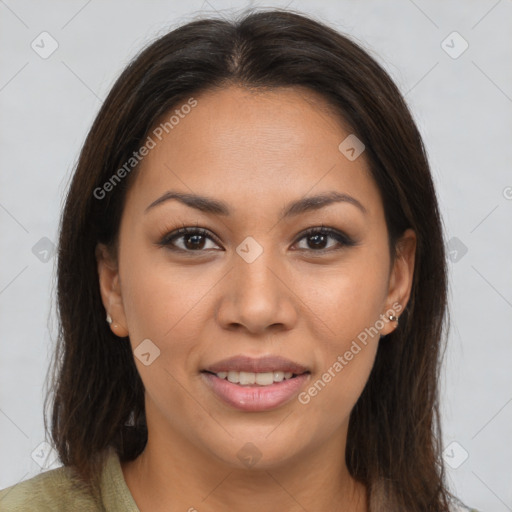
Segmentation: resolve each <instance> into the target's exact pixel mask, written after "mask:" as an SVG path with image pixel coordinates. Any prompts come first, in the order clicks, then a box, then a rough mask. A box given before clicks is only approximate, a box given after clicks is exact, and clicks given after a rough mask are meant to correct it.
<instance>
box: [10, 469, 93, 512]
mask: <svg viewBox="0 0 512 512" xmlns="http://www.w3.org/2000/svg"><path fill="white" fill-rule="evenodd" d="M0 510H2V512H22V511H23V512H39V511H41V512H46V511H48V512H49V511H60V510H62V511H67V510H80V511H83V512H96V511H98V510H101V505H98V503H97V502H95V500H94V499H93V497H92V496H91V495H90V494H89V493H88V492H86V491H85V490H84V488H83V487H82V486H81V485H80V483H79V481H78V480H77V479H76V478H75V477H74V474H73V472H72V470H71V469H70V468H69V467H64V466H62V467H60V468H56V469H51V470H49V471H45V472H44V473H40V474H38V475H36V476H34V477H32V478H30V479H28V480H25V481H23V482H19V483H17V484H15V485H12V486H10V487H7V488H6V489H3V490H1V491H0Z"/></svg>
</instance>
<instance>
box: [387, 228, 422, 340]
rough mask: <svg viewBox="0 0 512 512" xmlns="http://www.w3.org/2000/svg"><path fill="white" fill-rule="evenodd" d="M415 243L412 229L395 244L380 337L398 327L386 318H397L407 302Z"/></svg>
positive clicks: (412, 274)
mask: <svg viewBox="0 0 512 512" xmlns="http://www.w3.org/2000/svg"><path fill="white" fill-rule="evenodd" d="M416 242H417V240H416V233H415V232H414V231H413V230H412V229H406V230H405V231H404V234H403V235H402V237H401V238H400V240H398V242H397V248H396V257H395V261H394V263H393V268H392V269H391V274H390V277H389V286H388V295H387V298H386V312H385V313H384V314H383V316H384V317H385V320H387V321H386V322H385V325H384V327H383V328H382V329H381V331H380V334H381V336H385V335H386V334H389V333H390V332H392V331H393V330H394V329H396V326H397V325H398V324H397V322H395V321H390V320H389V318H388V316H389V315H390V314H392V315H394V316H396V317H397V318H399V317H400V313H401V312H402V311H403V310H404V309H405V307H406V306H407V303H408V302H409V297H410V295H411V288H412V282H413V276H414V262H415V257H416Z"/></svg>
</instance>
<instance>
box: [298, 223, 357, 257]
mask: <svg viewBox="0 0 512 512" xmlns="http://www.w3.org/2000/svg"><path fill="white" fill-rule="evenodd" d="M329 239H331V240H334V242H335V243H334V244H331V245H328V241H329ZM301 240H306V244H307V245H309V247H302V248H300V249H301V250H306V251H308V250H309V251H313V252H323V251H329V250H336V249H332V246H333V245H334V246H336V242H337V243H338V245H339V246H353V245H356V242H355V241H354V240H352V239H351V238H350V237H349V236H347V235H345V234H344V233H342V232H341V231H338V230H337V229H333V228H327V227H324V226H322V227H319V228H309V229H308V230H306V231H305V232H304V233H303V234H302V236H301V237H300V238H299V241H301ZM339 248H341V247H339Z"/></svg>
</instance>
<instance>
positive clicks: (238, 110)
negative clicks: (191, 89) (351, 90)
mask: <svg viewBox="0 0 512 512" xmlns="http://www.w3.org/2000/svg"><path fill="white" fill-rule="evenodd" d="M193 98H194V100H195V101H196V102H197V104H196V105H195V106H194V107H193V108H190V109H189V108H181V107H182V106H183V105H185V104H186V103H187V100H188V98H186V99H185V100H184V101H183V102H182V103H181V104H177V105H176V106H175V107H174V108H173V109H172V111H171V112H168V113H167V114H166V115H165V116H163V117H162V119H161V120H159V126H161V127H162V126H164V124H163V123H165V122H169V120H170V119H171V116H173V119H172V121H173V122H172V124H171V123H168V124H167V130H165V129H162V128H161V129H160V131H159V132H158V133H160V137H159V138H158V137H155V136H154V135H153V134H154V133H155V131H154V129H153V131H151V132H150V136H151V137H152V138H153V140H154V142H155V146H154V148H153V149H151V150H150V151H149V153H148V154H147V155H146V156H145V157H144V159H143V160H142V162H141V164H140V167H139V169H138V172H137V175H136V177H135V185H132V187H130V190H129V193H128V200H127V202H130V203H131V204H133V205H134V206H136V207H137V208H138V209H145V208H146V207H147V205H148V204H149V203H151V202H152V201H154V200H155V199H156V198H157V197H158V195H161V194H163V193H165V192H166V191H167V190H168V189H173V190H176V189H178V190H181V191H183V192H187V193H197V194H202V195H208V196H212V197H216V198H219V199H224V200H226V201H227V202H229V203H230V204H232V206H233V211H235V213H236V212H237V211H238V212H239V213H241V214H242V213H243V212H244V210H247V208H248V207H249V206H251V205H252V206H254V204H253V203H254V201H256V202H257V206H258V207H259V208H260V209H261V208H267V207H268V208H271V209H273V208H274V207H276V208H277V207H282V205H283V203H285V202H287V200H286V199H285V197H289V198H290V200H291V199H296V198H298V197H303V196H305V195H315V194H317V193H320V192H326V191H331V190H336V191H339V192H342V193H348V194H350V195H353V196H355V197H356V198H358V199H359V200H360V201H361V202H362V203H364V204H365V207H366V208H367V209H368V210H369V212H370V214H374V215H379V214H382V205H381V204H380V196H379V192H378V189H377V188H376V185H375V183H374V181H373V179H372V178H371V175H370V173H369V170H368V167H367V162H366V159H365V157H364V153H363V154H362V155H361V156H360V157H359V158H357V159H356V160H354V161H351V160H349V159H348V158H347V157H346V156H345V155H344V154H343V153H342V152H341V151H340V150H339V145H340V143H341V142H342V141H343V140H344V139H345V138H346V137H347V136H349V135H350V129H349V128H348V127H345V124H344V122H343V120H342V119H341V117H339V116H337V115H335V113H334V112H333V109H332V108H330V106H329V105H328V104H327V102H326V101H325V100H324V99H323V98H322V97H320V96H319V95H318V94H317V93H314V92H311V91H308V90H306V89H304V88H276V89H273V90H254V89H252V90H248V89H245V88H241V87H237V86H231V87H227V88H224V89H219V90H212V91H206V92H203V93H201V94H196V95H193ZM185 112H187V113H185ZM171 126H172V128H171ZM157 128H158V125H157ZM160 139H161V140H160Z"/></svg>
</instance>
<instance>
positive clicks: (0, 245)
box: [0, 0, 512, 512]
mask: <svg viewBox="0 0 512 512" xmlns="http://www.w3.org/2000/svg"><path fill="white" fill-rule="evenodd" d="M287 4H288V5H289V6H290V8H294V9H298V10H301V11H304V12H308V13H311V14H313V15H314V16H317V17H319V19H321V20H324V21H328V22H329V23H331V24H332V25H333V26H334V27H336V28H338V29H339V30H341V31H343V32H345V33H347V34H349V35H350V36H352V37H353V38H355V39H356V40H358V41H359V42H361V43H362V44H363V46H364V47H365V48H367V49H368V50H369V51H370V52H371V54H372V55H373V56H374V57H376V58H377V60H378V61H379V62H380V63H382V64H383V65H384V67H385V68H386V69H387V70H388V71H389V73H390V74H391V76H392V77H393V78H394V79H395V81H396V82H397V83H398V85H399V87H400V89H401V90H402V91H403V93H404V94H405V96H406V99H407V101H408V103H409V104H410V106H411V108H412V110H413V114H414V116H415V118H416V120H417V123H418V125H419V127H420V130H421V132H422V134H423V136H424V141H425V144H426V147H427V150H428V154H429V158H430V161H431V165H432V172H433V174H434V178H435V182H436V186H437V190H438V195H439V200H440V204H441V209H442V216H443V220H444V224H445V228H446V239H447V241H448V240H450V242H449V244H450V247H451V248H454V249H455V252H452V254H451V258H452V259H453V261H451V262H450V303H451V306H450V307H451V315H452V329H451V333H450V338H449V339H450V345H449V350H448V352H447V356H446V365H445V368H444V370H443V375H444V381H443V392H442V409H443V412H444V416H443V428H444V431H443V434H444V436H443V443H444V446H445V447H447V448H448V449H447V452H446V456H447V460H448V461H449V462H450V463H451V465H452V466H457V465H458V464H460V466H459V467H458V468H457V469H453V468H450V467H449V466H448V474H449V479H450V481H451V483H452V486H453V490H454V491H455V492H456V493H457V494H458V495H459V496H460V497H461V498H463V500H464V501H466V502H467V503H468V504H470V505H472V506H474V507H477V508H479V509H480V510H482V511H493V512H502V511H506V510H512V487H511V485H510V484H511V477H512V469H511V468H512V443H511V439H512V427H511V425H512V403H511V402H512V375H511V362H512V343H511V330H512V260H511V254H512V236H511V233H512V230H511V226H512V172H511V165H510V163H511V161H512V158H511V157H512V66H511V64H510V63H512V35H511V27H512V0H499V1H496V0H481V1H467V0H465V1H462V0H461V1H448V2H446V1H440V0H439V1H435V2H434V1H432V2H427V1H426V0H414V1H412V0H393V1H387V2H384V1H382V0H381V1H377V0H374V1H359V2H357V1H338V2H335V1H327V0H324V1H322V2H313V1H311V0H310V1H302V2H301V1H299V0H295V1H292V2H291V3H289V0H287V1H285V2H270V3H266V4H260V3H256V2H251V3H244V2H229V1H221V0H209V1H204V2H202V1H201V0H198V1H192V2H190V3H189V4H188V5H187V6H185V5H184V3H183V2H178V1H166V2H165V1H160V2H151V3H149V2H142V1H140V0H139V1H134V2H130V3H128V2H123V1H121V0H118V1H99V0H92V1H81V2H76V1H67V2H64V1H62V2H61V1H37V2H36V1H35V0H34V1H31V2H30V1H23V0H20V1H15V0H0V59H1V60H0V109H1V110H0V111H1V117H0V130H1V132H0V162H1V175H0V180H1V187H0V226H1V236H0V251H1V252H0V254H1V258H2V259H1V265H0V342H1V352H0V460H1V467H0V488H3V487H6V486H8V485H12V484H15V483H16V482H18V481H20V480H22V479H27V478H29V477H31V476H34V475H36V474H37V473H38V472H39V471H41V470H42V469H41V467H40V465H38V464H37V463H36V462H35V460H36V457H35V456H34V458H33V457H32V456H31V454H32V453H33V452H34V450H36V452H34V453H38V452H37V450H41V448H40V443H42V442H43V441H44V439H45V436H44V429H43V412H42V403H43V385H44V381H45V377H46V372H47V367H48V363H49V357H50V353H51V350H52V348H53V341H52V340H53V339H54V335H55V326H56V322H55V314H54V313H55V311H54V310H55V307H54V306H52V304H53V303H54V295H53V291H54V290H53V286H54V285H53V282H54V271H55V269H54V264H55V261H56V259H55V257H51V258H50V260H49V261H48V262H46V263H45V262H44V261H42V260H41V258H42V259H43V260H44V257H45V254H44V252H43V249H44V245H43V246H42V248H41V247H40V246H36V249H35V250H34V252H35V253H34V252H33V250H32V248H33V247H34V246H35V245H36V244H37V243H38V242H39V241H40V239H41V238H43V237H47V238H48V239H50V240H51V241H52V242H53V243H55V242H56V240H57V229H58V220H59V214H60V210H61V207H62V203H63V197H64V192H65V190H66V188H67V185H68V182H69V178H70V176H71V173H72V170H73V167H74V164H75V162H76V159H77V157H78V153H79V150H80V148H81V145H82V143H83V141H84V138H85V135H86V133H87V130H88V129H89V127H90V125H91V123H92V121H93V119H94V117H95V115H96V113H97V111H98V109H99V107H100V105H101V101H102V100H103V99H104V98H105V96H106V94H107V92H108V90H109V88H110V87H111V86H112V85H113V82H114V80H115V78H116V77H117V76H118V74H119V73H120V71H121V70H122V69H123V67H124V66H125V65H126V64H127V63H128V61H129V60H130V59H131V58H132V57H133V56H134V55H135V54H136V52H137V51H138V50H139V49H140V48H141V47H142V46H143V45H145V44H147V42H148V41H150V40H153V39H154V38H156V37H157V36H159V35H161V34H163V33H164V32H165V31H167V30H168V29H170V28H174V27H176V26H177V25H180V24H183V23H185V22H187V21H191V20H192V19H193V18H195V17H196V16H197V15H199V14H200V13H206V14H210V15H214V16H228V15H229V14H230V13H232V12H233V10H235V11H238V10H240V9H242V8H243V7H245V6H249V5H254V6H267V7H270V6H280V7H285V6H286V5H287ZM43 31H47V32H49V33H50V34H51V36H52V37H53V38H54V39H55V40H56V41H57V42H58V45H59V46H58V49H57V50H56V51H55V52H54V53H53V54H52V55H51V56H49V57H48V58H46V59H43V58H41V57H40V56H39V55H38V54H37V53H36V52H35V51H34V50H33V49H32V48H31V43H32V41H34V40H35V41H36V43H38V41H39V43H38V44H39V45H40V46H41V45H42V43H41V42H40V39H41V37H39V34H41V32H43ZM453 31H457V32H458V33H459V34H460V35H461V36H462V38H464V40H466V41H467V43H468V44H469V47H468V49H467V50H466V51H465V52H464V53H462V54H461V55H460V56H458V58H452V57H451V56H450V55H449V54H448V53H447V52H446V51H445V49H446V50H448V51H450V52H452V54H455V53H457V52H459V51H460V50H461V49H462V48H463V46H461V45H462V44H463V41H462V40H460V39H457V37H458V36H455V38H454V37H453V36H450V37H449V38H448V39H446V38H447V36H449V35H450V34H451V33H452V32H453ZM444 40H446V42H445V43H444V44H443V43H442V42H443V41H444ZM450 47H451V48H450ZM45 48H46V49H48V48H49V43H48V40H47V42H46V43H45ZM453 237H456V238H457V239H458V240H459V241H460V242H454V241H453ZM39 243H42V244H44V243H45V242H39ZM46 243H48V242H46ZM457 243H458V245H456V244H457ZM461 244H463V246H464V247H466V248H467V253H465V254H463V252H461V251H460V248H461V247H463V246H462V245H461ZM38 247H39V249H38ZM50 255H51V254H50ZM453 441H455V442H456V443H458V444H455V445H451V446H450V443H452V442H453ZM43 448H44V446H43ZM44 449H45V450H47V448H44ZM465 452H467V454H468V455H469V457H468V458H467V460H465V461H463V459H464V457H465ZM462 461H463V462H462ZM58 465H59V464H58V463H56V464H53V465H51V464H50V461H47V463H46V466H43V470H45V469H47V468H49V467H56V466H58Z"/></svg>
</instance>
